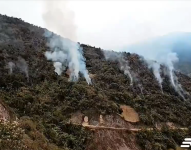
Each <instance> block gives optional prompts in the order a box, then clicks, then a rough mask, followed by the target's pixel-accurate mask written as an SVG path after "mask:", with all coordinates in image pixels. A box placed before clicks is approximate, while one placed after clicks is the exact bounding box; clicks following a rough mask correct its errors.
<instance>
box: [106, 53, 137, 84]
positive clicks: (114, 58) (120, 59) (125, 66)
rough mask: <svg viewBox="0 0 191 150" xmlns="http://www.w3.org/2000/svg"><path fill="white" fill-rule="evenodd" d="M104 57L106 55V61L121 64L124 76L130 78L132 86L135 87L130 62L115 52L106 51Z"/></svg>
mask: <svg viewBox="0 0 191 150" xmlns="http://www.w3.org/2000/svg"><path fill="white" fill-rule="evenodd" d="M104 55H105V58H106V60H111V61H117V62H119V65H120V69H121V70H122V71H123V72H124V74H125V75H126V76H128V77H129V79H130V85H133V77H132V75H131V73H130V67H129V63H128V60H125V59H124V57H123V55H122V54H121V53H116V52H113V51H104Z"/></svg>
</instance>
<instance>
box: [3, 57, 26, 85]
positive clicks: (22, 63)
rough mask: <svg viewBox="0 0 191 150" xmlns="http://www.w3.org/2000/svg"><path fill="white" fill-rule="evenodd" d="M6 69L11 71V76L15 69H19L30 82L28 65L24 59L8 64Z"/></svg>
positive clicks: (19, 58) (20, 58)
mask: <svg viewBox="0 0 191 150" xmlns="http://www.w3.org/2000/svg"><path fill="white" fill-rule="evenodd" d="M6 68H7V69H8V70H9V74H10V75H11V74H13V71H14V69H16V68H17V69H18V70H19V71H20V72H22V73H24V74H25V76H26V77H27V80H28V81H29V73H28V64H27V62H26V61H25V59H24V58H22V57H20V56H19V57H18V58H17V61H16V62H12V61H10V62H8V63H7V65H6Z"/></svg>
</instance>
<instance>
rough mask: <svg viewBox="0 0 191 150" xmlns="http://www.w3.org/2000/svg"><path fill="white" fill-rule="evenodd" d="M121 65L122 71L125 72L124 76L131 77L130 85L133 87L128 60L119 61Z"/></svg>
mask: <svg viewBox="0 0 191 150" xmlns="http://www.w3.org/2000/svg"><path fill="white" fill-rule="evenodd" d="M119 63H120V66H121V67H120V69H121V70H123V71H124V74H125V75H126V76H127V75H128V76H129V78H130V85H133V77H132V75H131V73H130V67H129V66H128V62H127V60H124V59H123V58H122V59H121V60H120V61H119Z"/></svg>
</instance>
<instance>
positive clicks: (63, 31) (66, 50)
mask: <svg viewBox="0 0 191 150" xmlns="http://www.w3.org/2000/svg"><path fill="white" fill-rule="evenodd" d="M67 6H68V1H66V0H64V1H45V13H44V14H43V20H44V22H45V25H46V27H47V28H48V29H49V30H52V31H54V32H55V33H57V34H59V35H61V36H62V37H65V38H68V39H64V38H62V37H60V36H57V35H52V34H51V33H50V32H49V31H47V30H45V36H46V37H47V38H48V39H49V43H48V46H49V47H50V48H51V51H47V52H46V53H45V56H46V58H47V59H48V60H51V61H53V63H54V67H55V72H56V73H57V74H58V75H61V73H62V72H63V71H64V70H65V69H66V67H68V68H69V70H70V71H71V73H70V79H69V80H70V81H77V80H78V78H79V73H81V74H82V75H83V76H84V77H85V79H86V81H87V83H88V84H91V79H90V77H89V75H88V71H87V69H86V64H85V58H84V57H83V51H82V48H81V47H80V44H78V43H77V42H76V41H77V36H76V25H75V22H74V13H73V12H72V11H70V9H69V8H68V7H67ZM69 39H70V40H69ZM71 40H72V41H71Z"/></svg>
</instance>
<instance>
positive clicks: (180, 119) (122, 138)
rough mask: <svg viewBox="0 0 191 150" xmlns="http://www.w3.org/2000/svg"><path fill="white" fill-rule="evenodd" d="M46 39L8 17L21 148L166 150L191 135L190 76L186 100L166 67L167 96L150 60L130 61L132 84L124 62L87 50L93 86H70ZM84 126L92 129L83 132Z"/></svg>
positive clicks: (6, 94) (7, 87) (1, 79)
mask: <svg viewBox="0 0 191 150" xmlns="http://www.w3.org/2000/svg"><path fill="white" fill-rule="evenodd" d="M43 34H44V29H42V28H39V27H36V26H33V25H30V24H28V23H25V22H23V21H22V20H20V19H17V18H10V17H7V16H2V15H1V16H0V96H1V99H2V100H3V102H4V103H5V104H6V105H7V106H8V107H9V108H11V109H12V110H13V112H14V113H15V115H16V116H17V117H18V119H19V121H18V122H19V125H20V127H21V128H22V129H24V133H23V136H22V137H21V141H22V142H24V144H25V145H26V147H28V149H35V150H37V149H38V150H39V149H40V150H41V149H42V150H44V149H46V150H49V149H51V150H58V149H60V150H64V149H73V150H84V149H89V150H91V149H97V150H102V149H103V150H105V149H109V148H110V149H112V150H116V149H119V150H128V149H132V150H135V149H146V150H155V149H156V150H158V149H164V150H166V149H168V148H174V149H175V147H176V146H177V145H179V144H181V142H182V140H183V139H184V138H185V136H188V135H190V130H188V129H187V128H188V127H189V125H190V122H191V102H190V100H191V99H190V93H191V88H190V87H191V79H190V78H189V77H188V76H186V75H184V74H181V73H179V72H175V74H176V76H177V79H178V82H179V83H180V84H181V85H182V89H183V90H184V91H186V92H184V93H183V94H184V95H183V96H184V99H183V98H182V97H181V96H180V94H179V93H178V92H177V91H176V90H175V89H174V87H173V86H172V85H171V83H170V78H169V76H168V75H167V74H166V73H165V66H161V68H162V70H163V71H162V73H161V76H162V78H163V82H162V87H163V88H162V91H163V92H162V91H161V87H160V86H159V84H158V82H157V80H156V78H155V76H154V74H153V71H152V69H149V67H148V65H147V63H146V62H145V60H144V59H143V58H141V57H140V56H138V55H136V54H131V53H122V54H120V55H122V58H123V60H124V62H128V66H129V69H128V71H129V72H130V73H131V75H132V78H133V84H131V79H130V78H129V76H128V74H126V73H125V74H124V71H123V70H122V69H121V66H120V65H121V63H120V61H118V60H107V59H106V58H105V55H104V53H105V52H104V51H103V50H101V49H100V48H95V47H92V46H89V45H85V44H81V47H83V52H84V56H85V58H86V67H87V69H88V71H89V75H90V77H91V79H92V85H88V84H87V83H86V81H85V79H84V78H82V77H80V79H79V81H78V82H76V83H73V82H68V74H67V72H63V73H62V75H60V76H58V75H57V74H56V73H55V72H54V67H53V64H52V62H50V61H47V59H46V58H45V56H44V52H45V51H47V50H49V49H50V48H49V47H48V46H47V45H46V44H47V41H48V39H47V38H45V37H44V36H43ZM115 54H117V53H115ZM121 106H123V107H121ZM122 108H130V109H128V110H126V109H125V112H124V111H123V109H122ZM128 111H130V112H129V113H127V112H128ZM128 114H129V116H128ZM130 114H135V115H130ZM100 115H101V116H102V117H101V118H102V121H101V124H100ZM85 116H86V119H85V120H84V118H85ZM132 116H135V117H132ZM87 118H88V120H87ZM129 118H130V119H132V120H136V121H134V122H132V121H131V120H127V119H129ZM84 121H85V122H86V125H88V126H82V124H83V122H84ZM169 123H170V124H172V123H173V126H174V127H175V129H171V128H168V127H167V126H168V125H169ZM89 126H90V127H89ZM158 126H159V127H160V128H158ZM97 127H98V128H97ZM99 127H100V128H99ZM144 128H145V129H150V128H152V129H153V128H154V130H144ZM161 128H162V129H161ZM178 128H186V130H181V129H180V130H178ZM133 129H135V131H134V130H133ZM140 129H141V130H140ZM13 141H14V139H13ZM5 146H9V145H5ZM7 149H8V148H7Z"/></svg>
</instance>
